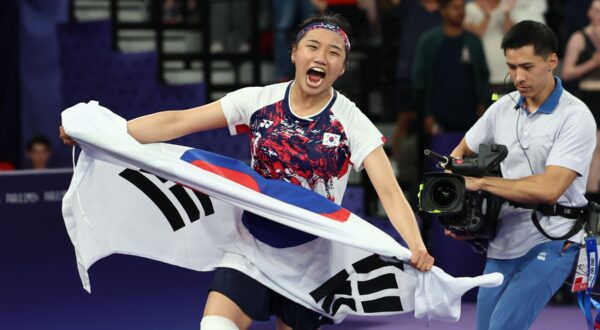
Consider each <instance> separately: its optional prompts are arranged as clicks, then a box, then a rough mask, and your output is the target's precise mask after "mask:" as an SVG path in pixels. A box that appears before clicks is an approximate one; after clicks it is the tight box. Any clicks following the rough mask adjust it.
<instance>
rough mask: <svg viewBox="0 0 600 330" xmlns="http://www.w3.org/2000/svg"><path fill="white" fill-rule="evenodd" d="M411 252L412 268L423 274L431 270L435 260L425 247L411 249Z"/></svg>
mask: <svg viewBox="0 0 600 330" xmlns="http://www.w3.org/2000/svg"><path fill="white" fill-rule="evenodd" d="M410 252H412V258H410V265H411V266H413V267H414V268H416V269H418V270H420V271H422V272H425V271H428V270H431V267H433V261H434V259H433V257H432V256H430V255H429V252H427V249H426V248H425V246H421V247H418V248H412V249H410Z"/></svg>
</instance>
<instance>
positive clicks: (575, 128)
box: [546, 110, 596, 175]
mask: <svg viewBox="0 0 600 330" xmlns="http://www.w3.org/2000/svg"><path fill="white" fill-rule="evenodd" d="M595 147H596V122H595V121H594V118H593V116H592V114H591V113H590V112H589V111H587V110H586V111H581V113H579V114H577V115H571V116H568V117H567V119H566V120H565V122H564V123H563V125H562V127H561V129H560V132H559V135H558V137H557V139H556V140H555V141H554V145H553V146H552V150H550V154H549V155H548V159H547V161H546V166H548V165H557V166H561V167H566V168H568V169H571V170H573V171H575V172H577V173H578V174H579V175H583V174H584V173H586V171H587V170H588V168H589V166H590V162H591V160H592V154H593V152H594V149H595Z"/></svg>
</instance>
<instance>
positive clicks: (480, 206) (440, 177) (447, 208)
mask: <svg viewBox="0 0 600 330" xmlns="http://www.w3.org/2000/svg"><path fill="white" fill-rule="evenodd" d="M425 155H427V156H429V157H431V158H434V159H436V160H438V164H437V166H438V167H439V168H442V169H445V170H451V171H452V172H453V173H425V175H424V176H423V181H422V184H421V187H420V191H419V210H420V211H421V212H422V213H425V214H431V215H437V216H438V218H439V220H440V223H441V224H442V226H443V227H445V228H447V229H449V230H451V231H453V232H455V233H458V234H463V235H472V236H474V237H475V238H479V239H485V240H489V239H492V238H494V236H495V235H496V223H497V219H498V213H499V212H500V206H501V204H502V202H503V201H502V199H501V198H500V197H498V196H495V195H493V194H490V193H488V192H486V191H467V189H466V187H465V179H464V177H463V175H465V176H475V177H482V176H501V173H500V162H501V161H502V160H504V158H506V156H507V155H508V149H507V148H506V146H504V145H499V144H492V145H486V144H481V145H480V146H479V155H478V157H470V158H465V159H455V158H452V157H449V156H441V155H439V154H437V153H435V152H433V151H430V150H425Z"/></svg>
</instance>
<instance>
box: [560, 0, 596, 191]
mask: <svg viewBox="0 0 600 330" xmlns="http://www.w3.org/2000/svg"><path fill="white" fill-rule="evenodd" d="M587 15H588V18H589V20H590V24H589V25H588V26H586V27H584V28H583V29H582V30H580V31H577V32H575V33H573V35H571V37H570V38H569V42H568V43H567V48H566V50H565V58H564V60H563V68H562V74H561V76H562V79H563V80H565V81H566V82H568V81H577V80H578V81H579V82H578V90H577V91H576V93H577V94H578V96H579V98H580V99H581V100H582V101H583V102H584V103H585V104H586V105H587V106H588V108H590V110H591V111H592V114H593V115H594V119H595V120H596V123H597V124H598V123H600V0H594V1H592V3H591V5H590V7H589V8H588V10H587ZM597 138H598V142H600V133H599V132H597ZM587 192H588V193H592V194H596V196H595V198H592V199H594V200H596V201H598V196H597V194H598V193H600V146H599V145H598V143H596V150H595V151H594V155H593V157H592V164H591V166H590V174H589V176H588V182H587Z"/></svg>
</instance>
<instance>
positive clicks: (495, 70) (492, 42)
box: [465, 0, 547, 101]
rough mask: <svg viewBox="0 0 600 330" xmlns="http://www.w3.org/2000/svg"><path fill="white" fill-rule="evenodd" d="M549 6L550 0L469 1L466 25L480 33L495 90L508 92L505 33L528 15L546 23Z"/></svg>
mask: <svg viewBox="0 0 600 330" xmlns="http://www.w3.org/2000/svg"><path fill="white" fill-rule="evenodd" d="M546 8H547V6H546V0H475V1H473V2H470V3H468V4H467V6H466V16H465V29H466V30H468V31H471V32H473V33H475V34H476V35H478V36H479V37H480V38H481V40H482V42H483V48H484V50H485V57H486V60H487V63H488V69H489V71H490V81H489V82H490V84H491V88H492V90H493V91H494V92H498V93H504V92H506V91H505V89H506V87H505V85H506V84H505V80H506V78H507V74H508V72H507V70H506V59H505V58H504V53H503V51H502V49H501V48H500V43H501V42H502V37H504V34H505V33H506V31H508V29H510V27H511V26H513V24H515V23H518V22H520V21H522V20H525V19H529V20H535V21H540V22H542V23H544V16H543V14H544V13H545V11H546ZM488 101H489V100H488Z"/></svg>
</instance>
